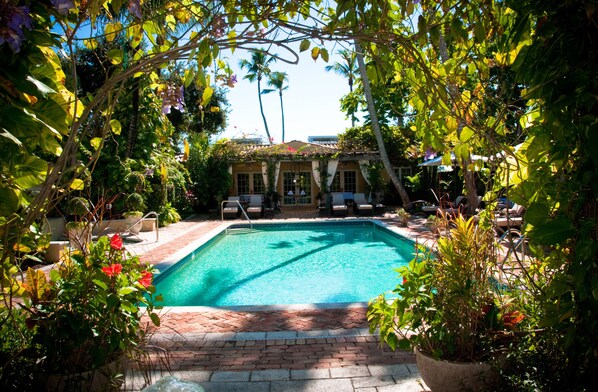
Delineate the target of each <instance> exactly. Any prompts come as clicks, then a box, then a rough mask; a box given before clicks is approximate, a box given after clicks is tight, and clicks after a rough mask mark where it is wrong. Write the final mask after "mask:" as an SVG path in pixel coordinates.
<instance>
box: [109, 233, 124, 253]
mask: <svg viewBox="0 0 598 392" xmlns="http://www.w3.org/2000/svg"><path fill="white" fill-rule="evenodd" d="M110 247H111V248H112V249H116V250H121V249H122V248H123V239H122V238H121V237H120V235H118V233H117V234H114V235H113V236H112V238H110Z"/></svg>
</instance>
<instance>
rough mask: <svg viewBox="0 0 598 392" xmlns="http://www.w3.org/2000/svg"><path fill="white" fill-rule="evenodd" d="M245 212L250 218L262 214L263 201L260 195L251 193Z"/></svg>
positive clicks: (258, 216)
mask: <svg viewBox="0 0 598 392" xmlns="http://www.w3.org/2000/svg"><path fill="white" fill-rule="evenodd" d="M246 212H247V216H249V217H250V218H260V217H262V216H264V203H263V201H262V195H251V197H250V198H249V205H248V206H247V211H246Z"/></svg>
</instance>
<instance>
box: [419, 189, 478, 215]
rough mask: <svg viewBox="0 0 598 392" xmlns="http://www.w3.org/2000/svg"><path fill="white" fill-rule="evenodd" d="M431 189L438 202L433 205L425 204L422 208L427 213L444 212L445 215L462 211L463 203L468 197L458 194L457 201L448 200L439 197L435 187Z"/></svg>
mask: <svg viewBox="0 0 598 392" xmlns="http://www.w3.org/2000/svg"><path fill="white" fill-rule="evenodd" d="M430 191H431V192H432V194H433V195H434V198H435V199H436V202H437V204H435V205H431V206H429V205H423V206H422V207H421V210H422V212H423V213H426V214H436V213H438V212H442V213H443V214H444V215H457V214H458V213H459V212H460V211H461V208H462V207H461V206H462V204H464V203H466V202H467V199H466V198H465V196H463V195H461V196H457V198H456V199H455V201H450V200H446V199H445V198H444V197H442V198H440V199H439V198H438V196H437V195H436V192H434V190H433V189H430Z"/></svg>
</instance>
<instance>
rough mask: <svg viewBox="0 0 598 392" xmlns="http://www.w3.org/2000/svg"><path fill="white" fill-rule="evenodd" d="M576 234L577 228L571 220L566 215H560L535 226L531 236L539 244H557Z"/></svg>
mask: <svg viewBox="0 0 598 392" xmlns="http://www.w3.org/2000/svg"><path fill="white" fill-rule="evenodd" d="M526 217H527V214H526ZM574 234H575V229H574V227H573V224H572V223H571V221H570V220H569V219H567V218H566V217H564V216H559V217H557V218H556V219H553V220H551V221H549V222H546V223H544V224H542V225H541V226H534V229H533V230H532V232H531V233H530V237H532V238H533V239H534V240H535V241H536V243H537V244H538V245H555V244H561V243H563V242H565V241H567V240H568V239H569V238H571V237H572V236H573V235H574Z"/></svg>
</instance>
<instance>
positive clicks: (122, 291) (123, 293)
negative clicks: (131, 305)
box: [118, 286, 137, 295]
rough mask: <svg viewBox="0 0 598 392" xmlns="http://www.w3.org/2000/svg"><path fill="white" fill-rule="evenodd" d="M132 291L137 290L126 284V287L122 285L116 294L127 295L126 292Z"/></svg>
mask: <svg viewBox="0 0 598 392" xmlns="http://www.w3.org/2000/svg"><path fill="white" fill-rule="evenodd" d="M134 291H137V289H136V288H135V287H132V286H128V287H123V288H121V289H119V290H118V294H119V295H127V294H131V293H132V292H134Z"/></svg>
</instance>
